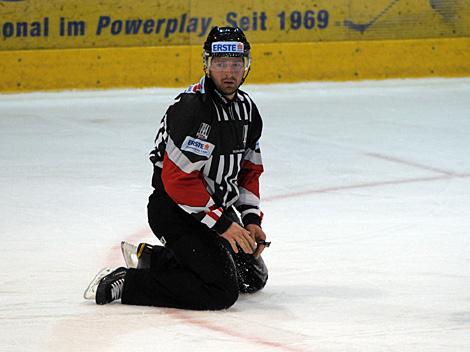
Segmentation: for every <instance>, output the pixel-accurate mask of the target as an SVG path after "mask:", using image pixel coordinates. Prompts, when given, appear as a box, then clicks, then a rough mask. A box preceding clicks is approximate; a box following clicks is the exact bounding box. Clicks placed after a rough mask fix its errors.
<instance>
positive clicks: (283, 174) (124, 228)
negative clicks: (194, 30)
mask: <svg viewBox="0 0 470 352" xmlns="http://www.w3.org/2000/svg"><path fill="white" fill-rule="evenodd" d="M245 90H246V91H248V92H249V93H251V95H252V96H253V98H254V99H255V101H256V102H257V104H258V106H259V109H260V111H261V114H262V116H263V118H264V136H263V139H262V143H261V147H262V152H263V157H264V163H265V174H264V175H263V177H262V197H263V201H262V207H263V210H264V213H265V219H264V229H265V231H266V232H267V234H268V236H269V239H270V240H272V246H271V248H269V249H267V250H266V251H265V255H264V258H265V261H266V262H267V264H268V266H269V269H270V279H269V282H268V285H267V286H266V288H265V289H264V290H263V291H262V292H260V293H257V294H254V295H249V296H242V297H241V298H240V299H239V301H238V302H237V303H236V304H235V305H234V306H233V307H232V308H230V309H228V310H227V311H221V312H194V311H183V310H176V309H163V308H155V307H137V306H125V305H121V304H119V303H113V304H110V305H106V306H97V305H95V304H94V303H93V302H91V301H85V300H83V298H82V293H83V290H84V288H85V287H86V285H87V284H88V282H89V280H90V279H91V278H92V277H93V276H94V274H95V273H96V272H97V271H98V270H99V269H101V268H102V267H104V266H118V265H122V264H123V260H122V258H121V256H120V251H119V243H120V241H121V240H128V241H131V242H139V241H144V240H145V241H150V242H154V243H156V239H155V238H154V237H153V235H152V234H151V232H150V230H149V228H148V226H147V223H146V203H147V196H148V195H149V194H150V192H151V187H150V177H151V172H152V167H151V163H150V162H149V161H148V159H147V157H148V152H149V151H150V150H151V148H152V146H153V138H154V136H155V134H156V131H157V128H158V125H159V122H160V119H161V117H162V116H163V114H164V112H165V110H166V108H167V106H168V105H169V104H170V103H171V101H172V99H173V97H174V96H175V95H176V94H177V93H178V92H179V91H180V90H179V89H145V90H111V91H100V92H93V91H86V92H65V93H35V94H22V95H0V162H1V168H0V182H1V183H0V235H1V237H0V239H1V243H0V246H1V249H0V252H1V261H0V351H15V352H20V351H100V352H102V351H125V352H128V351H207V352H212V351H218V352H220V351H224V352H228V351H236V352H244V351H260V352H261V351H292V352H300V351H314V352H323V351H325V352H336V351H341V352H342V351H347V352H354V351H397V352H403V351H405V352H409V351H426V352H434V351H436V352H437V351H439V352H440V351H446V352H468V351H470V79H422V80H397V81H379V82H359V83H321V84H320V83H309V84H307V83H305V84H293V85H267V86H246V87H245Z"/></svg>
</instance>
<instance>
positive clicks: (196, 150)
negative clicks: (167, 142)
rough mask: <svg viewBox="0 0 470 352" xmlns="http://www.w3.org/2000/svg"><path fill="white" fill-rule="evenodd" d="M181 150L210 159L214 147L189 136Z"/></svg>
mask: <svg viewBox="0 0 470 352" xmlns="http://www.w3.org/2000/svg"><path fill="white" fill-rule="evenodd" d="M181 150H183V151H186V152H190V153H193V154H196V155H200V156H204V157H206V158H209V157H210V156H211V155H212V151H213V150H214V145H213V144H211V143H209V142H206V141H203V140H200V139H197V138H194V137H190V136H187V137H186V139H185V140H184V142H183V145H182V146H181Z"/></svg>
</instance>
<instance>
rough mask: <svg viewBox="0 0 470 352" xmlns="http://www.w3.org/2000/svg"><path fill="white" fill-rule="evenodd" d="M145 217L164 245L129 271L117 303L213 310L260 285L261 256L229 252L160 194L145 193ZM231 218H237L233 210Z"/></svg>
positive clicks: (262, 274) (217, 238)
mask: <svg viewBox="0 0 470 352" xmlns="http://www.w3.org/2000/svg"><path fill="white" fill-rule="evenodd" d="M148 216H149V224H150V227H151V228H152V230H153V232H154V233H155V235H156V236H157V237H158V238H160V239H162V237H163V241H164V242H166V244H165V246H164V247H162V246H154V248H153V252H152V255H151V267H150V269H130V270H128V272H127V275H126V279H125V284H124V292H123V295H122V300H121V301H122V303H124V304H134V305H146V306H158V307H173V308H183V309H197V310H217V309H225V308H228V307H230V306H231V305H233V304H234V303H235V302H236V300H237V299H238V295H239V292H243V293H252V292H256V291H258V290H260V289H262V288H263V287H264V286H265V284H266V281H267V279H268V272H267V268H266V266H265V264H264V262H263V259H262V258H261V257H259V258H258V259H255V258H254V257H253V256H252V255H248V254H245V253H243V252H242V251H241V250H240V251H239V253H238V254H236V253H234V252H233V251H232V249H231V247H230V245H229V243H228V242H227V241H226V240H225V239H223V238H222V237H220V236H219V235H218V234H216V233H215V232H214V231H211V230H209V229H207V228H206V227H205V226H204V225H202V224H200V223H198V222H197V221H196V220H195V219H193V218H192V216H191V215H189V214H187V213H186V212H184V210H182V209H180V208H179V207H178V206H177V205H176V204H175V203H174V202H173V201H172V200H171V199H170V198H169V197H168V195H166V194H165V193H161V192H154V194H152V195H151V196H150V200H149V205H148ZM232 217H233V218H234V220H235V221H237V220H238V218H237V217H236V214H235V213H234V212H232ZM235 217H236V218H235Z"/></svg>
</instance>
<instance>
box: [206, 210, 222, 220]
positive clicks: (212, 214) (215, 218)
mask: <svg viewBox="0 0 470 352" xmlns="http://www.w3.org/2000/svg"><path fill="white" fill-rule="evenodd" d="M207 215H209V216H210V217H211V218H212V219H214V220H215V221H217V220H219V217H218V216H217V214H215V213H214V212H212V211H211V212H209V213H207Z"/></svg>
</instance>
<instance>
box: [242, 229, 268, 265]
mask: <svg viewBox="0 0 470 352" xmlns="http://www.w3.org/2000/svg"><path fill="white" fill-rule="evenodd" d="M245 227H246V229H247V230H248V231H250V236H251V238H253V240H254V241H255V242H256V243H257V244H258V245H257V247H256V251H255V253H254V254H253V255H254V256H255V258H258V257H259V256H260V255H261V253H262V252H263V251H264V249H265V248H266V247H268V246H269V244H270V243H269V242H266V234H265V233H264V231H263V229H262V228H261V227H260V226H258V225H255V224H248V225H246V226H245Z"/></svg>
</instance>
